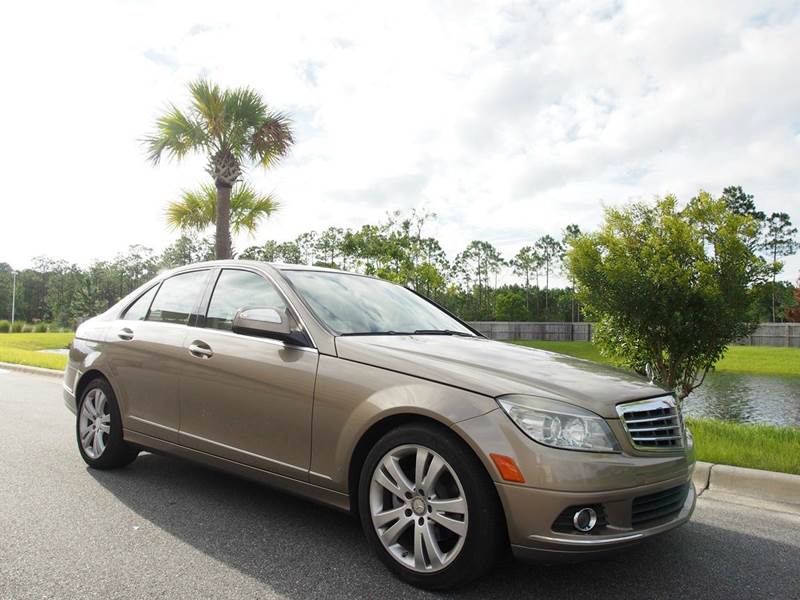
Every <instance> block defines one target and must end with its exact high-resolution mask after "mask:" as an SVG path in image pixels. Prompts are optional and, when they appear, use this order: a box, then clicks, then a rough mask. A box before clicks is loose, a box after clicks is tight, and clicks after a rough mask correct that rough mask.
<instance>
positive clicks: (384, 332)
mask: <svg viewBox="0 0 800 600" xmlns="http://www.w3.org/2000/svg"><path fill="white" fill-rule="evenodd" d="M414 333H415V332H411V331H391V330H389V331H348V332H346V333H340V334H339V335H340V336H345V335H413V334H414Z"/></svg>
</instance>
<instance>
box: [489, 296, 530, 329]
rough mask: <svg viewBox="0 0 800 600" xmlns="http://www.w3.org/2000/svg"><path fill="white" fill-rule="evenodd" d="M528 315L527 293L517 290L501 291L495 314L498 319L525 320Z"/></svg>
mask: <svg viewBox="0 0 800 600" xmlns="http://www.w3.org/2000/svg"><path fill="white" fill-rule="evenodd" d="M527 315H528V307H527V306H525V294H522V293H520V292H519V291H516V290H509V291H506V292H499V293H498V294H497V302H496V303H495V309H494V316H495V319H497V320H498V321H523V320H525V318H526V317H527Z"/></svg>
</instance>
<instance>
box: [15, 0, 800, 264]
mask: <svg viewBox="0 0 800 600" xmlns="http://www.w3.org/2000/svg"><path fill="white" fill-rule="evenodd" d="M0 51H2V55H3V60H2V62H1V63H0V74H2V81H3V90H2V93H1V94H0V118H2V120H3V127H2V134H1V137H0V139H1V140H2V142H0V159H1V160H2V162H0V164H2V172H3V175H4V181H3V184H4V185H3V193H2V200H0V202H1V203H2V213H0V214H2V216H0V223H2V229H1V230H0V261H5V262H10V263H12V265H14V266H18V267H24V266H26V265H28V264H30V259H31V258H32V257H34V256H37V255H42V254H47V255H51V256H55V257H61V258H65V259H68V260H71V261H75V262H78V263H81V264H87V263H89V262H90V261H91V260H93V259H95V258H109V257H112V256H113V255H115V254H116V253H117V252H119V251H122V250H124V249H125V248H126V246H127V245H129V244H133V243H143V244H146V245H148V246H151V247H153V248H156V249H161V248H163V247H164V246H165V245H166V244H168V243H169V242H170V241H171V240H172V239H173V238H174V237H175V234H174V233H171V232H169V231H168V230H167V229H166V227H165V225H164V219H163V210H164V207H165V205H166V203H167V202H168V201H169V200H171V199H174V198H175V197H176V195H177V194H178V193H179V191H180V190H181V189H182V188H186V187H192V186H194V185H195V184H196V183H197V182H199V181H202V180H203V178H204V177H206V175H205V173H204V172H203V161H202V160H201V159H199V158H198V159H196V160H189V161H186V162H185V163H182V164H180V165H177V164H174V163H165V164H162V165H160V166H159V167H157V168H154V167H153V166H151V165H150V164H148V163H147V162H146V161H145V158H144V153H143V149H142V145H141V142H140V140H141V138H142V137H143V136H144V135H146V134H147V133H148V132H149V131H150V129H151V126H152V123H153V121H154V118H155V117H156V115H158V113H159V112H160V111H161V110H162V109H163V107H164V105H165V103H166V101H168V100H170V101H175V102H176V103H178V104H182V103H184V102H185V99H186V91H185V85H186V82H187V81H189V80H191V79H193V78H196V77H198V76H207V77H210V78H212V79H213V80H215V81H217V82H219V83H220V84H223V85H225V86H236V85H250V86H252V87H254V88H255V89H257V90H258V91H260V92H261V93H263V95H264V97H265V99H266V100H267V101H268V102H269V103H270V104H271V105H272V106H273V107H275V108H276V109H280V110H283V111H288V112H290V113H291V114H292V115H293V116H294V119H295V126H296V132H297V143H296V146H295V148H294V150H293V152H292V154H291V157H290V158H289V159H287V160H286V161H285V162H283V163H282V164H281V165H280V166H279V167H278V168H276V169H273V170H271V171H268V172H252V173H249V174H248V176H249V177H250V178H251V179H252V181H253V182H254V183H255V184H256V185H257V186H258V187H259V188H260V189H262V190H264V191H273V192H274V193H275V194H277V196H278V197H279V198H280V199H281V200H282V202H283V208H282V210H281V212H280V214H279V215H278V216H276V217H275V218H273V219H272V220H270V221H269V222H267V223H265V224H264V225H263V226H262V227H261V229H260V231H259V233H258V234H257V236H256V238H255V239H254V240H252V239H247V238H242V239H239V240H237V241H236V245H237V247H239V248H243V247H244V246H246V245H249V244H251V243H255V242H257V241H264V240H266V239H269V238H274V239H278V240H287V239H291V238H293V237H294V236H295V235H297V234H299V233H301V232H303V231H306V230H309V229H317V230H319V229H322V228H325V227H327V226H330V225H336V226H340V227H354V228H356V227H359V226H360V225H362V224H364V223H365V222H370V221H375V220H378V219H380V218H381V217H382V216H383V215H384V214H385V213H386V212H387V211H390V210H395V209H401V210H402V209H410V208H414V207H416V208H424V209H428V210H430V211H434V212H436V213H437V214H438V215H439V219H438V221H437V222H436V223H435V224H434V225H433V226H432V227H431V228H430V229H429V233H430V234H432V235H435V236H438V237H439V239H440V241H441V243H442V245H443V246H444V247H445V249H446V250H447V251H448V252H449V253H450V255H451V256H453V255H454V254H455V253H456V252H458V251H459V250H460V249H462V248H463V247H464V246H465V245H466V244H467V243H468V242H469V241H470V240H472V239H485V240H488V241H491V242H492V243H494V244H495V245H497V246H498V247H499V248H500V249H501V250H502V252H503V254H504V255H505V256H506V257H510V256H511V255H513V253H514V252H515V251H516V250H517V249H518V248H519V247H520V246H522V245H524V244H526V243H531V242H532V241H533V240H535V239H536V238H537V237H539V236H541V235H543V234H545V233H550V234H554V235H557V234H559V233H560V232H561V230H562V229H563V227H564V226H565V225H567V224H568V223H572V222H576V223H578V224H580V225H581V227H582V228H584V229H591V228H592V227H593V226H596V225H597V224H598V223H599V221H600V219H601V217H602V207H603V205H604V204H605V205H609V204H617V203H624V202H627V201H631V200H636V199H648V198H652V197H653V196H655V195H658V194H665V193H668V192H673V193H675V194H677V195H678V196H679V197H681V198H684V199H688V197H690V195H692V194H693V193H694V192H696V191H697V190H698V188H701V187H702V188H704V189H707V190H709V191H711V192H712V193H719V192H720V191H721V189H722V188H723V187H724V186H726V185H731V184H735V185H741V186H743V187H744V189H745V190H746V191H748V192H749V193H752V194H754V195H755V197H756V201H757V203H758V205H759V206H760V208H761V209H762V210H765V211H767V212H771V211H777V210H781V211H787V212H789V213H790V215H791V216H792V218H793V220H794V221H795V222H797V221H800V168H799V167H800V67H798V57H800V6H799V5H798V3H797V2H765V1H754V2H735V1H729V0H726V1H725V2H698V1H697V0H695V1H691V2H677V1H671V2H661V1H657V2H645V1H642V0H637V1H636V2H614V1H610V2H606V1H589V2H570V1H554V2H539V3H524V2H498V3H491V2H486V1H482V2H475V3H471V2H467V1H464V0H459V1H452V2H430V1H427V2H413V1H404V2H391V3H388V2H364V3H357V4H353V3H349V2H344V1H337V2H322V1H321V2H316V3H312V2H303V1H294V2H281V3H277V2H272V3H270V2H249V3H245V2H242V3H239V2H232V1H227V2H202V1H193V2H187V3H178V2H169V3H166V2H133V1H118V2H111V1H102V2H97V3H85V2H53V3H47V2H16V3H13V4H10V5H7V6H5V7H4V8H3V18H2V23H0ZM799 269H800V259H798V258H795V259H793V260H792V261H790V263H789V265H788V267H787V271H786V272H785V277H786V278H791V279H794V278H796V277H797V274H798V270H799Z"/></svg>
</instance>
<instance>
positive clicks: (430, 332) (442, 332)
mask: <svg viewBox="0 0 800 600" xmlns="http://www.w3.org/2000/svg"><path fill="white" fill-rule="evenodd" d="M339 335H340V336H345V335H459V336H462V337H475V336H473V335H472V334H471V333H467V332H466V331H454V330H452V329H415V330H414V331H393V330H391V329H390V330H389V331H348V332H346V333H340V334H339Z"/></svg>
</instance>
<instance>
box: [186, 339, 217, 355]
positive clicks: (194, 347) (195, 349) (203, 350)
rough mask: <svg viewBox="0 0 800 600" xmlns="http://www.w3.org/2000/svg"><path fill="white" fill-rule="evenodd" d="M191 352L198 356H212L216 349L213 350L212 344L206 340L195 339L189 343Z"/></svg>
mask: <svg viewBox="0 0 800 600" xmlns="http://www.w3.org/2000/svg"><path fill="white" fill-rule="evenodd" d="M189 352H190V353H191V354H192V356H196V357H198V358H211V357H212V356H214V351H213V350H211V346H209V345H208V344H206V343H205V342H201V341H200V340H195V341H193V342H192V343H191V344H189Z"/></svg>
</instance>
